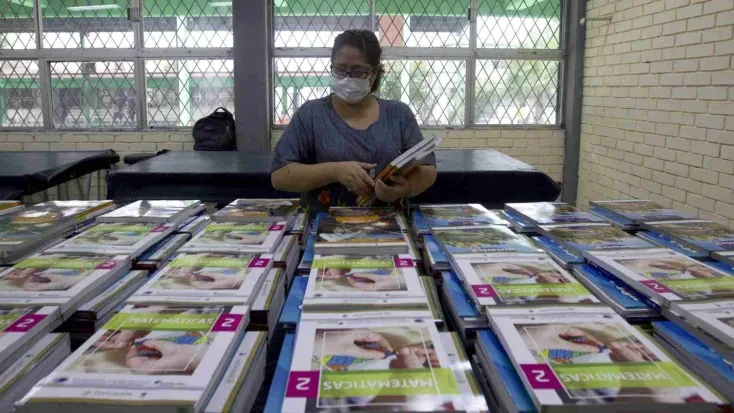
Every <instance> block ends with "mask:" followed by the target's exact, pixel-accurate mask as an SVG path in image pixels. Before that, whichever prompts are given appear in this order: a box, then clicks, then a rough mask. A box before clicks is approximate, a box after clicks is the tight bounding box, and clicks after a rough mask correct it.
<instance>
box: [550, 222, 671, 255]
mask: <svg viewBox="0 0 734 413" xmlns="http://www.w3.org/2000/svg"><path fill="white" fill-rule="evenodd" d="M538 232H540V233H541V234H543V235H545V236H547V237H548V238H550V239H551V240H553V241H555V242H556V243H557V244H559V245H560V246H562V247H563V248H565V249H566V250H568V251H569V252H571V253H572V254H574V255H577V256H580V257H582V256H583V255H584V253H585V252H586V251H593V250H625V249H627V250H629V249H647V248H656V247H657V246H656V245H654V244H651V243H649V242H647V241H645V240H643V239H641V238H638V237H635V236H634V235H630V234H628V233H626V232H624V231H622V230H621V229H619V228H617V227H614V226H611V225H608V224H555V225H541V226H539V227H538Z"/></svg>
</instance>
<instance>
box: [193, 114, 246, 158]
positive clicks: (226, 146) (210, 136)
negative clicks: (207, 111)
mask: <svg viewBox="0 0 734 413" xmlns="http://www.w3.org/2000/svg"><path fill="white" fill-rule="evenodd" d="M191 134H192V135H193V136H194V150H195V151H233V150H235V149H237V141H236V140H235V134H234V116H232V114H231V113H230V112H229V111H228V110H227V109H225V108H222V107H219V108H217V109H216V110H215V111H214V112H212V114H211V115H209V116H207V117H205V118H201V119H199V120H197V121H196V123H195V124H194V130H193V131H192V132H191Z"/></svg>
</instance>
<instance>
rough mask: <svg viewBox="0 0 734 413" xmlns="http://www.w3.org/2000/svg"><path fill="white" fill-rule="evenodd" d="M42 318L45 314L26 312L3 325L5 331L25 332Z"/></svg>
mask: <svg viewBox="0 0 734 413" xmlns="http://www.w3.org/2000/svg"><path fill="white" fill-rule="evenodd" d="M44 318H46V315H45V314H26V315H24V316H23V317H21V318H19V319H17V320H15V321H14V322H13V323H12V324H10V325H9V326H7V327H5V330H4V331H3V332H5V333H27V332H29V331H31V330H32V329H33V327H35V326H36V325H37V324H38V323H40V322H41V321H42V320H43V319H44Z"/></svg>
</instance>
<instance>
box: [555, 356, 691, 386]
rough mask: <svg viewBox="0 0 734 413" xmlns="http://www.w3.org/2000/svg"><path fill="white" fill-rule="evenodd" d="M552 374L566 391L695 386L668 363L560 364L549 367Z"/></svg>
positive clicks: (687, 376)
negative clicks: (553, 373) (551, 369)
mask: <svg viewBox="0 0 734 413" xmlns="http://www.w3.org/2000/svg"><path fill="white" fill-rule="evenodd" d="M553 371H554V372H555V373H556V375H557V376H558V378H559V379H560V380H561V382H562V383H563V385H564V387H566V389H568V390H585V389H625V388H627V389H629V388H648V389H663V388H676V387H681V388H682V387H697V386H698V384H697V383H696V382H695V381H693V379H692V378H691V376H689V375H688V374H686V372H685V371H683V370H682V369H681V368H680V367H678V366H677V365H676V364H675V363H672V362H659V363H649V362H648V363H617V364H607V363H605V364H562V365H553Z"/></svg>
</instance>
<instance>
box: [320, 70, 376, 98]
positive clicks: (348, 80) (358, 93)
mask: <svg viewBox="0 0 734 413" xmlns="http://www.w3.org/2000/svg"><path fill="white" fill-rule="evenodd" d="M329 86H331V91H332V92H334V94H336V96H337V97H338V98H339V99H341V100H343V101H345V102H347V103H358V102H361V101H362V99H364V98H365V97H367V95H368V94H369V93H370V90H371V89H372V82H370V78H367V79H354V78H352V77H349V76H347V77H345V78H344V79H337V78H336V77H334V76H331V78H330V79H329Z"/></svg>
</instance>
